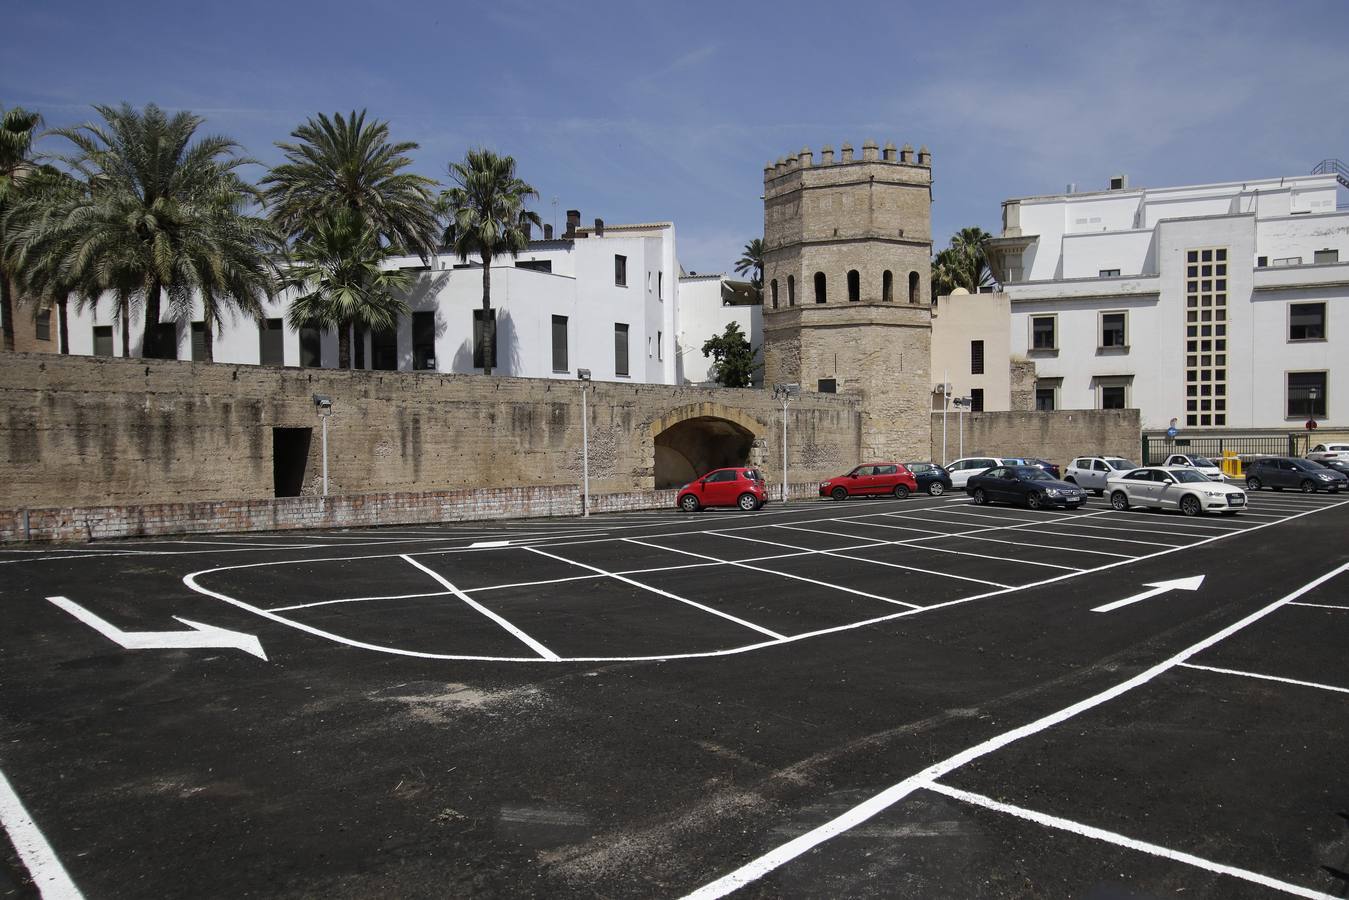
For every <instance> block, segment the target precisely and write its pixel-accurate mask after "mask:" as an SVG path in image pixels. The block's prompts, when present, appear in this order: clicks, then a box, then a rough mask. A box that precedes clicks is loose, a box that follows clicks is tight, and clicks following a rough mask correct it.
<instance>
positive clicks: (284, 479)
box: [272, 428, 314, 497]
mask: <svg viewBox="0 0 1349 900" xmlns="http://www.w3.org/2000/svg"><path fill="white" fill-rule="evenodd" d="M313 434H314V429H312V428H273V429H272V482H273V484H274V486H275V490H276V496H278V497H298V496H300V490H301V489H302V488H303V487H304V470H305V466H306V465H307V464H308V462H309V441H310V439H311V438H312V437H313Z"/></svg>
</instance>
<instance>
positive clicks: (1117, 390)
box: [1101, 384, 1128, 409]
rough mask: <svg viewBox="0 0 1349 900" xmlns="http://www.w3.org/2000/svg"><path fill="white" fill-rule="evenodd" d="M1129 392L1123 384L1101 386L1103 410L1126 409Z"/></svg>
mask: <svg viewBox="0 0 1349 900" xmlns="http://www.w3.org/2000/svg"><path fill="white" fill-rule="evenodd" d="M1127 390H1128V389H1127V388H1125V386H1124V385H1122V384H1103V385H1101V409H1124V407H1125V404H1126V403H1127V398H1126V396H1125V395H1126V393H1127Z"/></svg>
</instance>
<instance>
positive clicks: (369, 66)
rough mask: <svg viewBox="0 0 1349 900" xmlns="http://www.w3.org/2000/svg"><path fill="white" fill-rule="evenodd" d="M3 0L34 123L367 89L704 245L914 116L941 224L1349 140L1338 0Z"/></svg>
mask: <svg viewBox="0 0 1349 900" xmlns="http://www.w3.org/2000/svg"><path fill="white" fill-rule="evenodd" d="M4 19H5V24H6V31H7V34H6V36H5V40H4V44H5V50H4V52H3V53H2V54H0V105H3V106H5V107H10V106H16V105H17V106H24V107H27V108H30V109H35V110H37V111H38V112H40V113H41V114H42V115H43V117H44V121H45V123H46V124H47V126H49V127H59V126H67V125H75V124H79V123H81V122H84V121H87V120H89V119H90V118H92V117H94V115H95V114H94V112H93V110H91V109H90V105H91V104H95V103H109V104H118V103H121V102H123V101H125V102H129V103H131V104H133V105H136V106H140V105H143V104H145V103H149V102H153V103H157V104H159V105H160V106H162V107H165V108H171V109H188V110H192V111H193V112H196V113H198V114H200V115H202V116H204V117H205V118H206V120H207V121H206V126H205V129H204V130H205V131H207V132H210V133H213V134H224V135H227V136H229V137H231V138H233V139H235V140H237V141H239V142H240V143H241V144H243V145H244V147H245V148H246V150H247V153H248V155H250V156H251V157H253V158H254V159H257V160H258V161H259V162H260V163H261V164H262V165H271V164H274V163H276V162H278V161H279V159H280V152H279V151H278V150H277V149H276V147H275V142H276V141H280V140H285V139H286V137H287V135H288V134H289V133H290V131H291V130H293V129H294V128H295V127H296V126H297V125H299V124H300V123H301V122H303V121H304V120H305V119H306V118H308V117H309V116H311V115H314V114H315V113H318V112H328V113H332V112H336V111H339V110H343V111H349V110H352V109H362V108H365V109H368V110H369V114H370V116H373V117H376V118H379V119H382V120H386V121H388V122H389V123H390V127H391V131H392V134H393V136H394V138H395V139H397V140H410V141H416V142H417V143H418V144H420V148H419V149H418V150H417V151H415V153H414V157H415V161H416V162H415V167H416V169H417V170H418V171H420V172H421V173H423V174H425V175H428V176H430V177H432V178H436V179H438V180H440V181H445V180H446V178H447V176H446V168H447V166H448V164H449V162H451V161H452V160H458V159H462V158H463V155H464V152H465V151H466V150H467V149H468V148H470V147H475V146H487V147H490V148H492V149H494V150H496V151H497V152H499V153H508V154H510V155H512V156H514V157H515V158H516V160H517V163H518V169H519V174H520V175H521V177H523V178H524V179H525V180H526V181H528V182H530V183H531V184H532V185H534V186H535V188H537V190H538V192H539V195H540V197H539V201H538V202H537V204H536V205H535V209H536V210H537V211H538V212H539V214H540V216H541V217H542V218H543V220H544V221H545V222H550V221H555V222H557V223H558V225H559V226H560V225H562V224H563V223H564V222H565V217H566V210H568V209H579V210H580V211H581V215H582V220H583V221H584V222H590V221H591V220H592V219H594V218H595V217H597V216H598V217H601V218H603V219H604V220H605V221H606V222H609V223H620V222H650V221H664V220H671V221H673V222H674V223H675V225H676V233H677V240H678V254H679V257H680V261H681V263H682V264H683V266H684V267H685V268H686V269H688V270H690V271H698V272H705V273H706V272H730V271H731V270H732V267H733V265H734V262H735V260H736V259H737V258H738V257H739V255H740V251H741V248H742V247H743V246H744V244H745V243H746V242H748V241H749V240H751V239H752V238H754V237H757V236H760V235H761V234H762V227H763V209H762V204H761V201H760V199H759V197H760V194H761V193H762V186H763V166H764V165H765V164H766V163H769V162H771V161H774V160H776V159H777V158H778V157H780V156H785V155H787V154H792V153H796V152H799V151H800V150H801V149H802V148H803V147H809V148H810V149H812V150H813V151H815V153H816V159H817V160H818V159H819V156H818V153H819V149H820V148H821V147H822V146H824V145H826V144H828V145H832V146H833V147H835V148H836V149H837V148H838V147H839V146H840V145H841V144H843V143H844V142H845V141H847V142H851V143H852V144H853V145H854V146H855V147H857V148H858V152H859V154H860V148H861V145H862V142H863V141H864V140H866V139H868V138H871V139H874V140H876V141H877V142H878V143H879V144H882V145H884V144H885V142H886V141H894V143H895V145H896V146H902V145H903V144H904V143H906V142H907V143H911V144H913V145H914V147H915V148H916V147H918V146H920V145H923V144H926V145H927V146H928V147H929V148H930V149H931V151H932V154H933V182H934V184H933V207H932V216H933V240H934V244H935V245H936V247H937V248H940V247H942V246H945V244H946V242H947V240H948V239H949V237H950V236H951V234H952V233H953V232H955V231H957V230H958V229H960V228H961V227H964V226H969V225H978V226H981V227H983V228H984V229H985V230H987V231H990V232H993V233H997V231H998V229H999V228H1000V216H1001V202H1002V201H1003V200H1005V199H1007V198H1009V197H1018V196H1026V195H1032V194H1042V193H1059V192H1062V191H1063V190H1064V188H1065V185H1067V184H1069V183H1076V184H1077V185H1078V187H1079V189H1080V190H1088V189H1100V188H1104V187H1105V186H1106V183H1107V179H1108V178H1109V177H1110V176H1112V175H1115V174H1121V173H1124V174H1127V175H1128V176H1129V179H1130V184H1131V185H1132V186H1165V185H1173V184H1193V183H1203V182H1213V181H1229V180H1237V181H1240V180H1246V179H1252V178H1258V177H1270V176H1276V177H1277V176H1280V175H1295V174H1303V173H1306V172H1308V171H1310V169H1311V167H1312V166H1313V165H1315V164H1316V163H1317V162H1318V161H1320V160H1321V159H1323V158H1326V157H1339V158H1341V159H1349V116H1346V111H1347V110H1349V53H1346V52H1345V44H1344V35H1345V33H1346V26H1349V4H1346V3H1345V2H1344V0H1327V2H1318V0H1281V2H1279V3H1276V4H1270V3H1268V2H1260V3H1254V2H1250V3H1248V2H1245V0H1222V2H1215V3H1208V2H1190V0H1167V2H1157V3H1151V2H1138V3H1131V2H1115V3H1110V4H1105V3H1099V2H1091V0H1089V2H1083V0H1076V2H1068V3H1057V2H1041V3H1024V4H1022V3H1014V2H1006V0H1002V2H996V3H992V2H990V3H985V2H982V0H966V2H963V3H959V4H956V3H940V2H931V0H926V2H916V3H910V2H900V0H890V2H884V3H872V2H869V0H852V2H846V3H827V2H823V0H819V2H794V0H779V2H774V3H772V4H759V3H749V2H741V3H735V2H726V0H721V2H702V0H686V2H683V3H645V2H640V0H626V2H615V3H610V2H598V0H597V2H589V0H571V2H552V3H532V2H523V0H492V2H488V3H480V4H460V3H454V2H442V3H434V2H426V0H403V2H401V3H398V4H377V3H369V2H364V3H351V2H346V0H327V2H313V0H279V2H278V0H272V2H267V3H261V2H255V0H233V2H229V3H203V2H192V0H186V2H184V0H178V2H159V0H137V2H133V3H120V4H118V3H108V2H106V0H100V2H85V0H61V2H53V0H6V12H5V16H4ZM61 149H62V141H61V140H60V139H56V138H49V139H45V140H43V141H41V142H40V143H39V150H40V151H47V152H59V151H60V150H61ZM261 171H262V170H261V168H258V169H255V170H254V175H253V177H255V178H256V177H260V176H261Z"/></svg>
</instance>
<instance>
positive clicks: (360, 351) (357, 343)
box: [351, 328, 366, 369]
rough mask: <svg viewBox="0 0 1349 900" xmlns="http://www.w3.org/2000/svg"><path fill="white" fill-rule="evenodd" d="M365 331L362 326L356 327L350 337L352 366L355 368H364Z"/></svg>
mask: <svg viewBox="0 0 1349 900" xmlns="http://www.w3.org/2000/svg"><path fill="white" fill-rule="evenodd" d="M365 333H366V332H365V329H364V328H357V329H356V333H355V334H354V335H352V338H351V355H352V357H353V361H352V366H353V367H354V368H357V369H364V368H365Z"/></svg>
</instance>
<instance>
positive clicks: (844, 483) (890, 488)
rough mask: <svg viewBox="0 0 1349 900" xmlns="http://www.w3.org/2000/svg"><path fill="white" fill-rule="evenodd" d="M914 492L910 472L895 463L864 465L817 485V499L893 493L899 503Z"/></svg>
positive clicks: (914, 481) (916, 484)
mask: <svg viewBox="0 0 1349 900" xmlns="http://www.w3.org/2000/svg"><path fill="white" fill-rule="evenodd" d="M916 490H918V482H917V480H915V479H914V477H913V473H912V472H910V471H909V470H908V469H906V468H904V466H902V465H900V464H899V463H892V462H886V463H866V464H865V465H861V466H858V467H857V468H855V469H853V470H852V471H851V472H849V473H848V474H847V475H840V476H839V477H837V478H831V479H829V480H828V481H821V482H820V496H821V497H833V498H834V499H835V500H845V499H847V498H848V497H857V496H864V495H867V494H873V495H874V494H893V495H894V496H895V497H898V498H899V499H900V500H903V499H904V498H905V497H907V496H909V494H910V493H912V492H913V491H916Z"/></svg>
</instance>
